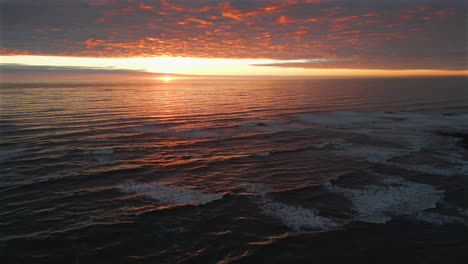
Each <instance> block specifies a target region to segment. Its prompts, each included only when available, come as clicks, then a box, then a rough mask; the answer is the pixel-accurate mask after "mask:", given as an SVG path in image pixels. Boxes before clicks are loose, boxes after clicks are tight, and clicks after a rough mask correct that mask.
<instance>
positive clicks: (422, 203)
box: [324, 177, 444, 223]
mask: <svg viewBox="0 0 468 264" xmlns="http://www.w3.org/2000/svg"><path fill="white" fill-rule="evenodd" d="M383 183H384V184H385V185H384V186H376V185H371V186H367V187H366V188H363V189H351V188H343V187H339V186H336V185H333V184H331V183H329V184H325V185H324V188H325V189H326V190H328V191H333V192H340V193H343V194H344V196H345V197H346V198H348V199H349V200H351V201H352V202H353V205H354V207H355V209H356V210H357V211H358V214H357V215H356V216H355V220H357V221H362V222H368V223H386V222H388V221H390V220H391V219H392V217H393V216H409V215H415V214H417V213H419V212H420V211H423V210H426V209H430V208H435V207H436V203H437V202H439V201H441V200H442V198H443V193H444V191H442V190H438V189H436V188H435V187H434V186H432V185H429V184H422V183H415V182H411V181H408V180H405V179H403V178H398V177H387V178H385V179H384V180H383Z"/></svg>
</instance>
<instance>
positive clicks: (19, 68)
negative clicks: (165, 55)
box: [0, 64, 183, 80]
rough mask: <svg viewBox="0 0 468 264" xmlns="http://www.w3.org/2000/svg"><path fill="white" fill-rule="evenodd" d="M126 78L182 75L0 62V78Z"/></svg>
mask: <svg viewBox="0 0 468 264" xmlns="http://www.w3.org/2000/svg"><path fill="white" fill-rule="evenodd" d="M83 76H86V78H90V77H91V78H96V79H118V78H122V79H128V78H142V77H146V78H151V77H158V76H183V75H177V74H163V73H152V72H146V71H139V70H124V69H114V68H93V67H71V66H60V67H56V66H32V65H22V64H0V77H1V78H0V79H4V80H9V79H24V78H52V79H60V78H64V79H82V78H83Z"/></svg>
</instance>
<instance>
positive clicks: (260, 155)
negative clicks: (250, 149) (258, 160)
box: [254, 152, 270, 157]
mask: <svg viewBox="0 0 468 264" xmlns="http://www.w3.org/2000/svg"><path fill="white" fill-rule="evenodd" d="M254 155H255V156H259V157H266V156H270V152H261V153H255V154H254Z"/></svg>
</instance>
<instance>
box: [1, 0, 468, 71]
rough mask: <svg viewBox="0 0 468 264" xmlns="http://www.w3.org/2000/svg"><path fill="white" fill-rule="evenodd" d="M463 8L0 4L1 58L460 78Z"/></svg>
mask: <svg viewBox="0 0 468 264" xmlns="http://www.w3.org/2000/svg"><path fill="white" fill-rule="evenodd" d="M464 3H465V1H463V0H287V1H277V0H230V1H229V0H205V1H201V0H200V1H197V0H66V1H64V0H0V10H2V15H1V23H0V32H1V38H2V41H1V54H2V55H49V56H86V57H108V58H116V57H153V56H154V57H160V56H170V57H196V58H243V59H255V58H256V59H275V60H284V61H282V62H279V63H273V64H268V66H276V67H297V68H349V69H442V70H466V69H468V67H467V54H468V53H467V46H468V45H467V21H466V17H467V5H466V4H464Z"/></svg>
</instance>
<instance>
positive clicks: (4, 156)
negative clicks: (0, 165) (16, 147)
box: [0, 150, 27, 161]
mask: <svg viewBox="0 0 468 264" xmlns="http://www.w3.org/2000/svg"><path fill="white" fill-rule="evenodd" d="M26 155H27V153H26V152H25V151H21V150H20V151H9V152H5V153H1V154H0V161H5V160H11V159H15V158H20V157H23V156H26Z"/></svg>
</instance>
